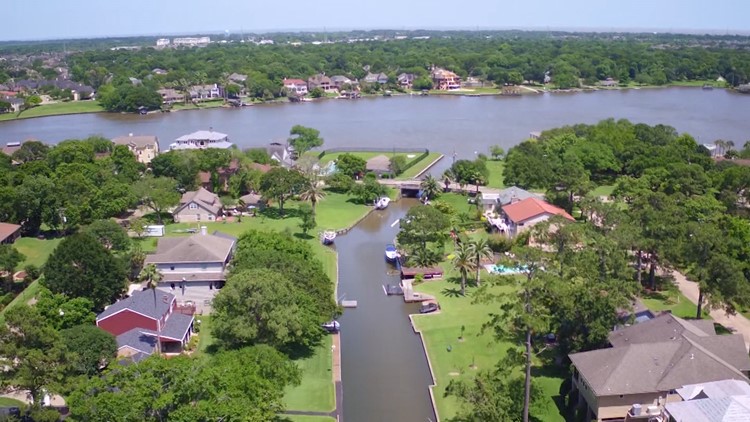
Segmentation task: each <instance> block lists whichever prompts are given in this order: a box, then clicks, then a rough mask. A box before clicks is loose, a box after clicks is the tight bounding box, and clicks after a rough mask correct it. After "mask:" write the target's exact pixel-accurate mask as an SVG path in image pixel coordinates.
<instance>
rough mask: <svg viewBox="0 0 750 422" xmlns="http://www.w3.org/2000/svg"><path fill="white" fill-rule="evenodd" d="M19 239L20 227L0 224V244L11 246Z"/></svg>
mask: <svg viewBox="0 0 750 422" xmlns="http://www.w3.org/2000/svg"><path fill="white" fill-rule="evenodd" d="M19 237H21V226H19V225H18V224H11V223H0V244H3V245H9V244H12V243H14V242H15V241H16V239H18V238H19Z"/></svg>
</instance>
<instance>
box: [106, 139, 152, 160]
mask: <svg viewBox="0 0 750 422" xmlns="http://www.w3.org/2000/svg"><path fill="white" fill-rule="evenodd" d="M112 143H114V144H115V145H125V146H126V147H128V149H129V150H130V152H132V153H133V155H135V158H136V160H138V162H139V163H143V164H148V163H150V162H151V160H153V159H154V157H156V156H157V155H159V138H157V137H156V136H154V135H138V136H133V134H132V133H130V134H128V136H118V137H117V138H114V139H112Z"/></svg>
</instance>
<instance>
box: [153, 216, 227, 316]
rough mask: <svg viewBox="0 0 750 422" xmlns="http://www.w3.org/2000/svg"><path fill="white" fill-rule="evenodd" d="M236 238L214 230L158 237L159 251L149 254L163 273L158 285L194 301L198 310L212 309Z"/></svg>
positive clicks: (183, 298)
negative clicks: (184, 235) (211, 231)
mask: <svg viewBox="0 0 750 422" xmlns="http://www.w3.org/2000/svg"><path fill="white" fill-rule="evenodd" d="M236 243H237V239H236V238H235V237H232V236H230V235H227V234H224V233H219V232H214V234H208V233H207V232H206V228H205V227H202V228H201V233H200V234H195V235H192V236H187V237H163V238H160V239H159V243H158V244H157V246H156V253H153V254H149V255H147V256H146V260H145V263H146V264H154V265H155V266H156V268H157V269H158V270H159V272H160V273H161V274H162V280H161V282H160V283H159V288H161V289H164V290H166V291H168V292H171V293H172V294H174V295H175V296H176V297H177V298H178V300H180V301H181V302H191V304H192V305H194V306H195V307H196V309H197V310H198V311H203V310H209V309H210V306H211V302H212V301H213V298H214V296H215V295H216V293H217V291H218V290H219V289H221V288H222V287H224V283H225V282H226V276H227V270H228V266H229V262H230V261H231V259H232V256H233V255H234V248H235V245H236Z"/></svg>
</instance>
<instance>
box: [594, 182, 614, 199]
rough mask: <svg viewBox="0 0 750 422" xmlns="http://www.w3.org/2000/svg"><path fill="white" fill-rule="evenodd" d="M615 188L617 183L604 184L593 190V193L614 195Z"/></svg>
mask: <svg viewBox="0 0 750 422" xmlns="http://www.w3.org/2000/svg"><path fill="white" fill-rule="evenodd" d="M614 190H615V185H603V186H597V188H596V189H594V190H592V191H591V194H592V195H594V196H597V197H598V196H607V197H609V196H612V192H613V191H614Z"/></svg>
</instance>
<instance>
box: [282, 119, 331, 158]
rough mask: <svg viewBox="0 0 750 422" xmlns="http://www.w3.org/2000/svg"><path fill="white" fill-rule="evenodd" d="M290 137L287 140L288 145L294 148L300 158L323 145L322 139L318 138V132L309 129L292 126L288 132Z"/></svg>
mask: <svg viewBox="0 0 750 422" xmlns="http://www.w3.org/2000/svg"><path fill="white" fill-rule="evenodd" d="M289 134H290V135H291V137H290V138H289V139H288V141H289V145H291V146H292V147H294V151H295V152H296V153H297V154H298V155H299V156H302V154H304V153H305V152H307V151H309V150H311V149H313V148H316V147H319V146H321V145H323V138H321V137H320V131H319V130H317V129H313V128H310V127H304V126H301V125H294V126H293V127H292V130H290V131H289Z"/></svg>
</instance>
